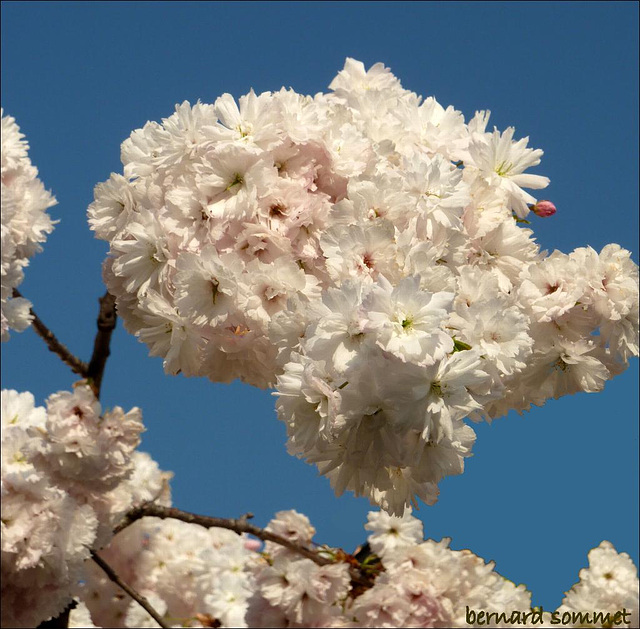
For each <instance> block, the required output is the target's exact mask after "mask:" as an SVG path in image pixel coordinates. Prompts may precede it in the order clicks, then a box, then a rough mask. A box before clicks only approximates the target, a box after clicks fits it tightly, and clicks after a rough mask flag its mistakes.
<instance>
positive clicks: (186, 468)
mask: <svg viewBox="0 0 640 629" xmlns="http://www.w3.org/2000/svg"><path fill="white" fill-rule="evenodd" d="M637 23H638V4H637V3H631V2H607V3H601V2H589V3H583V2H571V3H559V2H552V3H545V2H536V3H528V2H514V3H479V2H478V3H466V2H447V3H438V2H434V3H403V2H394V3H386V2H379V3H364V2H363V3H360V2H356V3H351V2H342V3H332V2H323V3H314V2H310V3H288V2H286V3H249V2H242V3H233V2H227V3H204V2H203V3H190V2H181V3H171V2H170V3H154V2H145V3H127V2H119V3H101V2H91V3H80V2H77V3H76V2H73V3H57V2H47V3H39V2H28V3H27V2H3V3H2V105H3V107H4V110H5V113H8V114H10V115H12V116H14V117H15V118H16V119H17V122H18V124H19V125H20V126H21V128H22V131H23V132H24V133H25V134H26V135H27V138H28V140H29V142H30V144H31V151H30V157H31V159H32V161H33V163H34V164H35V165H36V166H37V167H38V168H39V170H40V177H41V179H42V180H43V182H44V184H45V186H46V187H47V188H48V189H51V190H52V191H53V193H54V194H55V195H56V197H57V199H58V201H59V204H58V205H57V206H56V207H54V208H53V209H52V212H51V213H52V215H53V216H54V217H55V218H56V219H60V223H59V224H58V225H57V227H56V229H55V231H54V232H53V234H52V235H51V236H50V237H49V240H48V242H47V243H46V245H45V248H44V251H43V253H41V254H39V255H38V256H36V257H35V258H33V260H32V262H31V265H30V267H29V268H28V269H27V270H26V279H25V281H24V283H23V284H22V286H21V287H20V288H21V291H22V292H23V294H24V295H25V296H26V297H28V298H29V299H31V300H32V301H33V302H34V307H35V310H36V312H37V313H38V314H39V316H40V317H41V318H42V319H43V320H44V321H45V322H46V323H47V324H48V325H49V326H50V328H51V329H53V330H54V331H55V333H56V334H57V335H58V337H59V338H60V339H61V340H62V341H63V342H65V343H66V344H67V345H68V346H69V347H70V349H71V350H72V351H74V353H76V354H77V355H78V356H80V357H81V358H84V359H87V358H88V357H89V355H90V352H91V348H92V344H93V336H94V332H95V318H96V315H97V305H98V304H97V299H98V297H99V296H101V295H102V294H103V292H104V289H103V287H102V285H101V279H100V268H101V263H102V260H103V259H104V256H105V253H106V245H105V243H103V242H101V241H98V240H95V239H94V238H93V236H92V233H91V232H90V231H89V229H88V226H87V223H86V216H85V212H86V208H87V205H88V204H89V203H90V202H91V200H92V199H93V187H94V185H95V184H96V183H98V182H101V181H104V180H105V179H107V178H108V177H109V174H110V173H111V172H112V171H115V172H121V165H120V161H119V154H120V151H119V146H120V143H121V142H122V141H123V140H124V139H125V138H126V137H128V135H129V134H130V133H131V131H132V130H133V129H136V128H139V127H141V126H142V125H143V124H144V123H145V122H146V121H147V120H160V119H161V118H163V117H167V116H169V115H171V113H172V112H173V108H174V105H175V104H176V103H179V102H182V101H183V100H185V99H186V100H189V101H191V102H195V101H196V100H198V99H200V100H202V101H203V102H209V103H211V102H213V101H214V100H215V98H216V97H217V96H219V95H220V94H222V93H224V92H230V93H231V94H233V95H234V96H236V97H238V96H240V95H242V94H244V93H246V92H248V91H249V89H250V88H251V87H253V88H254V89H255V91H256V92H261V91H265V90H277V89H279V88H280V87H282V86H285V87H293V88H294V89H295V90H296V91H298V92H302V93H311V94H313V93H316V92H319V91H326V90H327V86H328V84H329V83H330V81H331V79H332V78H333V77H334V76H335V74H336V73H337V71H338V70H339V69H341V68H342V66H343V64H344V60H345V57H347V56H350V57H355V58H357V59H360V60H362V61H363V62H364V63H365V64H366V65H367V66H369V65H371V64H373V63H375V62H377V61H382V62H384V63H385V65H387V66H389V67H391V69H392V70H393V72H394V73H395V74H396V76H398V77H399V78H400V79H401V81H402V83H403V86H404V87H406V88H408V89H411V90H413V91H415V92H417V93H419V94H422V95H424V96H429V95H433V96H435V97H436V98H437V99H438V101H439V102H440V103H441V104H442V105H444V106H445V107H446V106H447V105H450V104H451V105H454V106H455V107H456V108H457V109H459V110H461V111H462V112H463V113H464V114H465V117H466V118H467V119H468V118H469V117H470V116H471V115H473V113H474V112H475V110H477V109H487V108H488V109H490V110H491V111H492V116H491V123H492V124H494V125H496V126H497V127H498V128H500V129H504V128H506V127H507V126H510V125H512V126H515V128H516V136H517V137H522V136H525V135H528V136H530V138H531V142H530V144H531V145H532V146H533V147H535V148H542V149H544V151H545V155H544V157H543V160H542V164H541V165H540V166H539V167H537V169H536V170H535V171H534V172H537V173H540V174H544V175H547V176H548V177H550V178H551V185H550V186H549V188H547V190H546V191H545V192H544V196H545V198H550V199H552V200H553V201H554V202H555V204H556V205H557V207H558V214H557V215H556V216H555V217H553V218H552V219H547V220H537V221H536V222H535V224H534V225H533V227H534V229H535V231H536V234H537V238H538V242H539V243H540V244H541V245H542V247H543V248H545V249H548V250H549V251H552V250H553V249H556V248H557V249H561V250H563V251H570V250H572V249H573V248H575V247H578V246H584V245H587V244H589V245H591V246H593V247H594V248H595V249H597V250H600V249H601V248H602V247H603V246H604V245H605V244H607V243H610V242H616V243H619V244H620V245H621V246H623V247H625V248H627V249H630V250H631V251H633V252H634V255H633V258H634V260H635V261H636V262H637V261H638V256H637V254H638V211H637V208H638V151H637V138H638V115H637V111H638V63H637V58H638V30H637ZM2 351H3V356H2V367H3V369H2V371H3V378H2V386H3V388H14V389H17V390H19V391H23V390H30V391H32V392H33V393H34V395H35V396H36V399H37V401H38V403H40V404H41V403H43V401H44V400H45V398H46V397H47V396H48V395H49V394H51V393H53V392H55V391H58V390H68V389H69V388H70V387H71V384H72V382H73V380H74V378H73V374H71V373H70V372H69V371H68V369H67V368H66V367H65V366H64V365H62V363H60V362H59V360H58V359H57V358H56V357H55V356H53V354H51V353H49V352H48V351H47V350H46V349H45V348H44V344H43V343H42V341H41V340H40V339H39V338H38V337H37V336H36V335H35V333H34V332H33V330H28V331H26V332H25V333H23V334H14V335H13V336H12V339H11V341H10V342H9V343H8V344H4V345H3V347H2ZM637 380H638V363H637V360H634V361H633V363H632V366H631V367H630V368H629V369H628V371H627V372H625V373H624V374H622V375H621V376H619V377H618V378H616V379H614V380H612V381H610V382H609V383H607V385H606V388H605V390H604V392H603V393H600V394H592V395H587V394H581V395H576V396H571V397H568V398H563V399H561V400H557V401H552V402H550V403H548V404H547V405H546V406H545V407H544V408H540V409H534V410H533V411H532V412H530V413H528V414H525V415H524V416H523V417H519V416H517V415H513V416H509V417H508V418H506V419H501V420H498V421H496V422H494V423H493V424H492V425H491V426H489V425H482V426H477V427H475V429H476V431H477V433H478V440H477V442H476V445H475V447H474V453H475V456H474V457H473V458H472V459H470V460H469V461H468V462H467V468H466V471H465V474H464V475H462V476H459V477H453V478H448V479H446V480H445V481H444V482H443V483H441V498H440V501H439V502H438V504H437V505H436V506H434V507H427V506H423V507H422V508H421V510H420V511H419V513H418V515H419V516H420V517H421V518H422V519H423V520H424V523H425V531H426V534H427V535H428V536H429V537H433V538H435V539H440V538H441V537H443V536H447V537H452V538H453V541H452V547H453V548H456V549H460V548H470V549H471V550H472V551H474V552H475V553H477V554H478V555H480V556H482V557H484V558H485V559H487V560H488V559H493V560H495V561H496V563H497V568H498V571H499V572H501V573H502V574H504V575H505V576H507V577H508V578H510V579H511V580H513V581H515V582H516V583H525V584H526V585H527V586H528V587H529V589H531V590H532V591H533V601H534V604H538V605H543V606H544V607H545V608H546V609H551V608H555V607H556V606H557V605H558V604H559V603H560V600H561V598H562V596H563V592H564V591H566V590H567V589H568V588H569V587H571V585H572V584H573V583H574V582H575V581H576V580H577V574H578V571H579V569H580V568H582V567H584V566H585V565H586V553H587V551H588V550H589V549H590V548H592V547H594V546H596V545H598V544H599V543H600V541H602V540H603V539H608V540H610V541H611V542H612V543H613V544H614V545H615V546H616V548H617V549H618V550H619V551H626V552H628V553H630V554H631V556H632V557H633V559H634V561H635V562H636V565H637V563H638V541H637V530H638V499H637V495H638V482H637V477H638V422H637V415H638V387H637ZM102 401H103V404H104V405H106V406H114V405H116V404H118V405H120V406H123V407H124V408H125V409H128V408H130V407H131V406H139V407H141V408H142V410H143V415H144V418H145V424H146V426H147V432H146V433H145V435H144V438H143V444H142V448H143V449H145V450H147V451H149V452H150V453H151V454H152V455H153V457H154V458H155V459H156V460H158V461H159V463H160V465H161V466H162V468H164V469H167V470H172V471H174V472H175V478H174V480H173V483H172V485H173V493H174V503H175V505H176V506H178V507H181V508H184V509H188V510H192V511H196V512H200V513H206V514H210V515H217V516H225V517H232V516H238V515H240V514H242V513H244V512H246V511H252V512H254V513H255V514H256V519H255V521H256V523H257V524H259V525H264V524H266V522H267V521H268V519H269V518H270V517H271V516H272V515H273V513H275V512H276V511H278V510H281V509H297V510H298V511H300V512H303V513H305V514H306V515H308V516H309V517H310V518H311V521H312V523H313V524H314V525H315V526H316V528H317V530H318V534H317V537H316V539H317V541H319V542H325V543H328V544H333V545H341V546H343V547H344V548H345V549H346V550H352V549H353V548H354V547H355V546H356V545H357V544H359V543H360V542H361V541H363V540H364V538H365V531H364V530H363V528H362V526H363V524H364V522H365V521H366V513H367V511H368V510H369V508H370V507H369V504H368V502H367V501H366V500H364V499H355V498H353V497H352V496H349V495H345V496H343V497H341V498H336V497H335V496H334V495H333V492H332V490H331V488H330V487H329V483H328V481H327V480H326V479H324V478H321V477H319V476H318V475H317V474H316V471H315V468H314V467H312V466H309V465H306V464H305V463H303V462H301V461H298V460H296V459H294V458H292V457H290V456H289V455H288V454H287V453H286V450H285V447H284V441H285V431H284V426H283V425H282V424H280V423H279V422H278V421H277V420H276V416H275V411H274V398H273V397H272V396H271V395H270V392H268V391H260V390H257V389H253V388H251V387H248V386H246V385H241V384H238V383H235V384H232V385H214V384H211V383H210V382H208V381H205V380H195V379H186V378H183V377H168V376H165V375H164V373H163V370H162V364H161V360H160V359H158V358H149V357H148V356H147V350H146V348H145V346H143V345H142V344H139V343H138V342H137V341H136V339H135V338H133V337H132V336H130V335H128V334H127V333H126V332H125V331H124V329H123V328H122V326H121V325H120V326H119V327H118V329H117V331H116V333H115V334H114V338H113V343H112V355H111V358H110V361H109V364H108V366H107V372H106V375H105V379H104V382H103V393H102Z"/></svg>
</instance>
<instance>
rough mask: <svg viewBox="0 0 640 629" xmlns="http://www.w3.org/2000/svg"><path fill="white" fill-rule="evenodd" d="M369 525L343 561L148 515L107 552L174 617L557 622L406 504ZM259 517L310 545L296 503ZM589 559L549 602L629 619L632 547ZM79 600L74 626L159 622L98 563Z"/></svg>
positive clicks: (177, 620) (265, 621) (186, 623)
mask: <svg viewBox="0 0 640 629" xmlns="http://www.w3.org/2000/svg"><path fill="white" fill-rule="evenodd" d="M365 528H366V529H367V530H368V531H370V535H369V538H368V542H367V545H366V546H365V547H363V549H361V551H360V552H359V553H358V554H357V555H356V556H355V557H353V556H351V557H350V560H351V561H350V562H349V561H343V560H341V559H342V558H344V557H345V555H344V553H342V556H341V555H340V551H338V550H335V549H330V548H327V547H322V552H323V553H325V556H327V557H333V558H335V559H336V562H335V563H329V564H327V565H318V564H316V563H314V562H313V561H311V560H310V559H307V558H304V557H302V556H300V555H298V554H296V553H295V552H293V551H291V550H289V549H286V548H283V547H282V546H278V545H275V544H272V543H270V542H268V543H267V544H266V546H265V548H264V550H263V552H261V553H256V552H255V550H257V544H255V542H252V541H251V540H247V539H246V538H244V537H242V536H239V535H237V534H235V533H232V532H230V531H223V530H220V529H210V530H208V531H207V530H206V529H204V528H202V527H200V526H199V525H197V524H185V523H183V522H171V521H167V520H158V519H157V518H145V519H143V520H141V521H138V522H136V523H135V524H133V525H132V526H130V527H129V528H128V529H125V531H124V532H122V533H120V534H119V535H118V536H117V537H116V538H115V539H114V540H113V541H112V542H111V546H110V547H109V548H108V549H106V550H105V551H103V556H104V557H109V562H110V563H111V565H113V566H117V567H118V572H119V573H121V575H122V576H123V578H125V580H126V581H128V582H129V583H130V584H135V586H136V589H138V590H139V591H141V592H143V593H144V594H145V595H146V597H147V599H148V600H149V601H151V602H153V604H154V607H155V609H156V611H158V612H159V613H160V614H161V615H162V617H163V619H164V620H165V622H166V623H167V624H168V625H169V626H173V627H211V626H222V627H354V628H355V627H468V626H482V625H484V623H483V622H480V623H477V624H476V623H475V622H473V621H472V622H469V616H468V610H469V609H471V610H483V611H484V613H485V617H486V615H487V614H495V616H494V618H496V622H495V623H489V624H490V626H544V627H549V626H555V625H554V624H553V622H552V621H553V616H552V614H551V613H549V612H544V613H543V611H542V610H540V611H539V612H538V613H539V620H538V621H536V622H531V621H530V622H527V618H529V619H530V618H533V616H532V609H531V594H530V593H529V592H528V591H527V590H526V589H525V587H524V586H523V585H518V586H516V585H515V584H513V583H512V582H511V581H509V580H508V579H506V578H504V577H502V576H501V575H500V574H498V573H497V572H496V571H495V569H494V568H495V566H494V564H493V562H489V563H485V561H484V560H483V559H481V558H480V557H478V556H476V555H475V554H473V553H472V552H470V551H468V550H462V551H456V550H452V549H451V548H450V547H449V544H450V540H449V539H446V538H445V539H443V540H442V541H440V542H435V541H433V540H426V541H424V540H423V531H422V523H421V522H420V521H419V520H417V519H416V518H414V517H413V516H411V515H410V512H409V511H407V513H405V514H404V515H403V516H402V517H394V516H389V515H388V514H387V513H385V512H382V511H381V512H371V513H369V516H368V523H367V524H366V525H365ZM267 529H268V530H270V531H272V532H274V533H277V534H279V535H282V536H283V537H286V538H287V539H289V540H291V541H294V542H296V543H297V544H299V545H300V546H302V547H306V548H313V543H312V538H313V535H314V533H315V529H314V528H313V526H312V525H311V524H310V522H309V520H308V518H307V517H306V516H304V515H302V514H300V513H297V512H296V511H282V512H279V513H278V514H276V517H275V518H274V519H273V520H272V521H271V522H270V523H269V526H268V527H267ZM354 559H355V560H356V562H355V563H356V564H357V565H359V566H360V569H361V571H362V574H367V575H368V576H369V577H370V579H371V582H370V583H369V584H368V586H362V585H360V584H358V583H356V582H354V581H352V577H351V574H350V571H349V569H350V566H351V565H353V563H354ZM589 563H590V567H589V568H588V569H585V570H582V571H581V572H580V581H579V583H578V584H577V585H576V586H574V588H573V589H572V590H571V591H570V592H569V593H568V594H567V596H566V597H565V599H564V601H563V604H562V606H561V607H560V608H559V609H558V610H557V611H556V612H555V614H556V615H559V616H558V617H559V618H562V617H563V614H565V613H567V612H580V613H582V614H583V618H584V613H586V610H591V611H589V613H590V614H591V617H593V612H600V613H603V614H606V613H609V612H611V613H614V614H615V613H616V612H619V611H622V610H623V609H624V610H625V611H626V612H627V616H626V622H623V623H618V626H631V627H633V626H637V621H638V575H637V570H636V568H635V566H634V565H633V563H632V561H631V560H630V558H629V556H628V555H627V554H625V553H621V554H618V553H617V552H616V551H615V549H614V548H613V547H612V546H611V544H610V543H609V542H603V543H602V544H601V545H600V547H598V548H596V549H594V550H592V551H591V552H590V553H589ZM78 600H79V602H80V606H79V607H78V608H77V609H76V610H74V611H73V612H72V615H71V621H70V624H69V626H70V627H94V626H99V627H100V626H102V627H155V626H157V624H156V623H155V622H154V621H153V619H152V618H151V617H150V616H149V615H148V614H147V613H146V612H145V611H144V610H143V609H142V608H141V607H140V606H139V605H137V603H135V602H132V601H130V600H128V599H127V598H126V597H123V595H122V594H121V593H119V592H118V590H117V588H116V587H115V586H113V585H112V584H111V583H110V582H109V581H108V580H107V579H106V578H105V577H104V575H103V574H102V573H101V572H99V571H98V570H97V568H95V567H90V568H89V570H88V571H87V574H86V577H85V581H84V584H83V586H82V588H81V590H80V595H79V598H78ZM525 614H526V616H525ZM500 615H502V617H501V618H498V617H499V616H500ZM569 618H571V616H569ZM634 623H635V624H634ZM556 624H557V623H556ZM563 626H585V625H583V624H579V623H578V622H576V623H573V622H571V621H569V622H564V623H563ZM592 626H601V624H598V623H594V624H593V625H592Z"/></svg>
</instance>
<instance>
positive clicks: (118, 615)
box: [78, 518, 260, 628]
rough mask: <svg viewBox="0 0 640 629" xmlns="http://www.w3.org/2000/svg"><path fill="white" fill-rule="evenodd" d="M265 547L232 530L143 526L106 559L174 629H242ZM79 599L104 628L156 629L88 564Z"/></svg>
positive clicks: (151, 521)
mask: <svg viewBox="0 0 640 629" xmlns="http://www.w3.org/2000/svg"><path fill="white" fill-rule="evenodd" d="M259 546H260V543H258V542H256V541H255V540H250V539H248V538H246V537H243V536H240V535H238V534H236V533H234V532H232V531H228V530H225V529H218V528H214V529H208V530H207V529H205V528H203V527H201V526H199V525H197V524H187V523H185V522H180V521H177V520H160V519H158V518H144V519H142V520H139V521H137V522H135V523H134V524H132V525H131V526H129V527H128V528H126V529H125V530H124V531H122V532H121V533H119V534H118V535H117V536H116V537H115V538H114V540H113V541H112V542H111V544H110V546H109V547H108V548H106V549H105V550H103V551H101V556H102V557H103V558H104V560H105V561H106V562H107V563H108V564H109V565H110V566H111V567H112V568H113V569H114V570H115V572H116V573H117V574H118V576H119V577H120V578H122V579H123V580H124V581H125V582H126V583H128V584H129V585H131V586H133V587H134V588H135V589H136V590H137V591H138V592H140V593H141V594H142V595H143V596H146V598H147V599H148V600H149V602H150V603H151V604H152V605H153V607H154V609H155V610H156V611H157V612H158V613H159V614H160V615H161V616H163V617H165V618H166V620H167V622H168V623H170V624H172V625H173V624H174V623H177V624H176V625H175V626H178V627H184V626H193V627H201V626H220V624H218V625H206V624H203V623H206V622H207V619H209V620H211V621H213V620H214V619H216V620H217V621H218V623H221V625H222V626H225V627H243V626H246V625H245V624H244V617H245V613H246V611H247V599H248V598H249V596H250V594H251V588H252V581H253V579H252V575H251V566H252V565H253V564H256V563H257V562H258V561H259V560H260V555H259V554H257V553H256V552H254V551H255V550H256V548H257V547H259ZM78 595H79V599H80V600H81V601H82V602H83V603H84V604H85V605H86V607H87V608H88V610H89V612H90V614H91V619H92V622H93V623H94V624H96V625H98V626H100V627H134V628H135V627H156V626H157V623H156V622H155V621H154V620H153V618H152V617H151V616H150V615H149V614H148V613H147V612H146V611H145V610H144V609H143V608H142V607H141V606H140V605H139V604H138V603H137V602H136V601H133V600H132V599H130V598H129V597H128V596H123V593H122V590H120V588H119V587H118V586H116V585H114V584H113V583H112V582H111V581H110V580H109V579H108V578H107V577H106V576H105V574H104V573H103V572H102V571H101V570H100V568H98V567H97V566H96V565H95V564H87V566H86V572H85V576H84V582H83V584H82V586H81V588H80V589H79V592H78Z"/></svg>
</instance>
